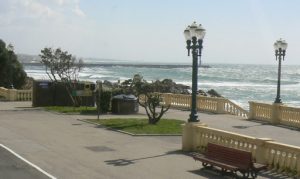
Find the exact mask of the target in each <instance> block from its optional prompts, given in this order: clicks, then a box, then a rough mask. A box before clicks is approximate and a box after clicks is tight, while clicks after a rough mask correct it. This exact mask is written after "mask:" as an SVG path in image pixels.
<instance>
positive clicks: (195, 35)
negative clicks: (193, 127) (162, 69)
mask: <svg viewBox="0 0 300 179" xmlns="http://www.w3.org/2000/svg"><path fill="white" fill-rule="evenodd" d="M184 36H185V39H186V44H187V46H186V48H187V50H188V56H190V51H191V50H192V56H193V72H192V103H191V114H190V118H189V120H188V122H199V119H198V114H197V90H198V57H199V59H200V58H201V52H202V48H203V46H202V43H203V38H204V36H205V29H204V28H203V27H202V25H201V24H199V25H197V23H196V22H194V23H193V24H192V25H190V26H188V27H187V28H186V29H185V30H184Z"/></svg>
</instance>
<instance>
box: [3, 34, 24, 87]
mask: <svg viewBox="0 0 300 179" xmlns="http://www.w3.org/2000/svg"><path fill="white" fill-rule="evenodd" d="M26 76H27V75H26V72H25V71H24V69H23V66H22V64H21V63H20V62H19V61H18V59H17V55H16V54H15V53H14V49H13V46H12V45H11V44H9V45H8V46H7V47H6V44H5V42H4V41H2V40H1V39H0V86H3V87H6V88H10V87H11V85H13V86H14V87H15V88H21V87H22V86H23V85H24V84H25V80H26Z"/></svg>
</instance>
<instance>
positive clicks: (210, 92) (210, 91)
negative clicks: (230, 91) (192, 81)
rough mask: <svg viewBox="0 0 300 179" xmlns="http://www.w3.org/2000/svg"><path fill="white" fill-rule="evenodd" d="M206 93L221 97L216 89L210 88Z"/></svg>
mask: <svg viewBox="0 0 300 179" xmlns="http://www.w3.org/2000/svg"><path fill="white" fill-rule="evenodd" d="M207 93H208V94H209V95H210V96H211V97H219V98H223V96H221V95H220V94H219V93H218V92H217V91H216V90H214V89H211V90H208V91H207Z"/></svg>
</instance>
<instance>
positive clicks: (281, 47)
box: [274, 39, 288, 103]
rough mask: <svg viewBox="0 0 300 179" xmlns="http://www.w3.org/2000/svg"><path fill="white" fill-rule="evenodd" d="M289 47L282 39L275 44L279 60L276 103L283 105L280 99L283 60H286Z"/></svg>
mask: <svg viewBox="0 0 300 179" xmlns="http://www.w3.org/2000/svg"><path fill="white" fill-rule="evenodd" d="M287 46H288V44H287V43H286V42H285V40H282V39H279V40H277V41H276V42H275V43H274V49H275V56H276V60H277V59H278V80H277V95H276V99H275V101H274V103H282V102H281V99H280V78H281V60H284V56H285V51H286V48H287Z"/></svg>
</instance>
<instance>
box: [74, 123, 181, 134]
mask: <svg viewBox="0 0 300 179" xmlns="http://www.w3.org/2000/svg"><path fill="white" fill-rule="evenodd" d="M77 120H78V121H82V122H86V123H89V124H93V125H96V126H102V127H104V128H106V129H108V130H112V131H115V132H120V133H123V134H127V135H130V136H134V137H147V136H148V137H155V136H182V134H133V133H130V132H126V131H122V130H117V129H114V128H111V127H105V126H103V125H101V124H97V123H95V122H91V121H88V120H85V119H77Z"/></svg>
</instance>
